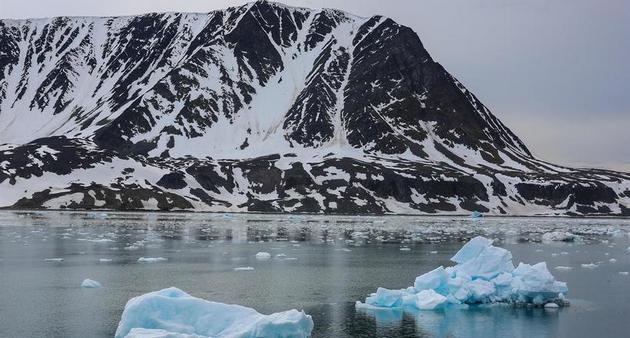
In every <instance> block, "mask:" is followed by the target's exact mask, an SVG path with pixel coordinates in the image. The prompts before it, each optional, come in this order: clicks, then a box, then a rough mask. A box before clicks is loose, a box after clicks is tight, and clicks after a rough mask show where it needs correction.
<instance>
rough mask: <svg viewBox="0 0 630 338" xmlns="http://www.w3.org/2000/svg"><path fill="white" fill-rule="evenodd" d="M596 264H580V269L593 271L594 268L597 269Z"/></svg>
mask: <svg viewBox="0 0 630 338" xmlns="http://www.w3.org/2000/svg"><path fill="white" fill-rule="evenodd" d="M598 266H599V265H598V264H595V263H586V264H582V267H583V268H584V269H595V268H596V267H598Z"/></svg>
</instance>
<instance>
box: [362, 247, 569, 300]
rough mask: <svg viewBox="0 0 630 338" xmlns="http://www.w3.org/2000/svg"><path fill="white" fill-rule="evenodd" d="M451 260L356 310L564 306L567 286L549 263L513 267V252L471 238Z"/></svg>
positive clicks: (375, 296)
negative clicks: (510, 304)
mask: <svg viewBox="0 0 630 338" xmlns="http://www.w3.org/2000/svg"><path fill="white" fill-rule="evenodd" d="M451 261H453V262H454V263H456V265H454V266H450V267H447V268H444V267H443V266H440V267H438V268H437V269H434V270H432V271H429V272H427V273H425V274H423V275H421V276H418V277H417V278H416V280H415V282H414V285H413V286H411V287H408V288H406V289H402V290H389V289H386V288H378V289H377V291H376V293H373V294H371V295H370V296H368V297H367V298H366V299H365V303H362V302H357V303H356V307H357V308H359V309H371V310H374V309H387V308H389V309H410V310H411V309H417V310H435V309H438V308H441V307H444V306H447V305H449V304H464V305H469V304H487V303H515V304H534V305H540V306H543V305H545V304H549V303H557V304H558V305H566V302H565V301H564V297H565V295H566V294H567V293H568V291H569V289H568V288H567V284H566V283H564V282H560V281H556V280H555V278H554V277H553V275H552V274H551V273H550V272H549V270H548V269H547V264H546V263H544V262H542V263H538V264H535V265H529V264H525V263H520V264H519V265H518V266H517V267H514V264H513V263H512V253H511V252H509V251H508V250H506V249H503V248H499V247H495V246H493V245H492V240H490V239H487V238H485V237H481V236H479V237H475V238H473V239H471V240H470V241H469V242H468V243H466V244H465V245H464V246H463V247H462V248H461V249H460V250H459V251H458V252H457V253H456V254H455V256H453V257H452V258H451Z"/></svg>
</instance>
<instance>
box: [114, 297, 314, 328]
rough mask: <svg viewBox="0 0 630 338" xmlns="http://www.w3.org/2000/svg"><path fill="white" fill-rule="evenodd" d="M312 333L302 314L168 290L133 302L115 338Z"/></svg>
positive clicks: (128, 306) (310, 320) (309, 318)
mask: <svg viewBox="0 0 630 338" xmlns="http://www.w3.org/2000/svg"><path fill="white" fill-rule="evenodd" d="M312 330H313V320H312V319H311V316H309V315H307V314H305V313H304V312H303V311H297V310H289V311H285V312H278V313H274V314H271V315H263V314H260V313H258V312H257V311H256V310H254V309H251V308H247V307H243V306H240V305H229V304H222V303H216V302H210V301H207V300H204V299H200V298H195V297H193V296H191V295H189V294H187V293H185V292H184V291H182V290H179V289H177V288H168V289H164V290H161V291H156V292H151V293H147V294H144V295H141V296H138V297H135V298H132V299H130V300H129V301H128V302H127V305H125V310H124V311H123V314H122V318H121V320H120V323H119V324H118V328H117V330H116V338H123V337H128V338H129V337H136V338H140V337H143V338H147V337H197V338H208V337H212V338H237V337H239V338H240V337H278V338H281V337H287V338H288V337H291V338H302V337H304V338H306V337H309V336H310V334H311V331H312Z"/></svg>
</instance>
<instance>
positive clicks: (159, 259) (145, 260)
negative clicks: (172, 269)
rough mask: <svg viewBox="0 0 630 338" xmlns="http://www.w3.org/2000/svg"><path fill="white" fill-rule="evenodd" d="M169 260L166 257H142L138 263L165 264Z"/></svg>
mask: <svg viewBox="0 0 630 338" xmlns="http://www.w3.org/2000/svg"><path fill="white" fill-rule="evenodd" d="M167 260H168V259H166V258H164V257H140V258H138V262H140V263H157V262H165V261H167Z"/></svg>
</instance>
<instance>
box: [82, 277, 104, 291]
mask: <svg viewBox="0 0 630 338" xmlns="http://www.w3.org/2000/svg"><path fill="white" fill-rule="evenodd" d="M81 287H82V288H86V289H96V288H100V287H103V285H101V283H99V282H97V281H95V280H92V279H89V278H88V279H84V280H83V283H81Z"/></svg>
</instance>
